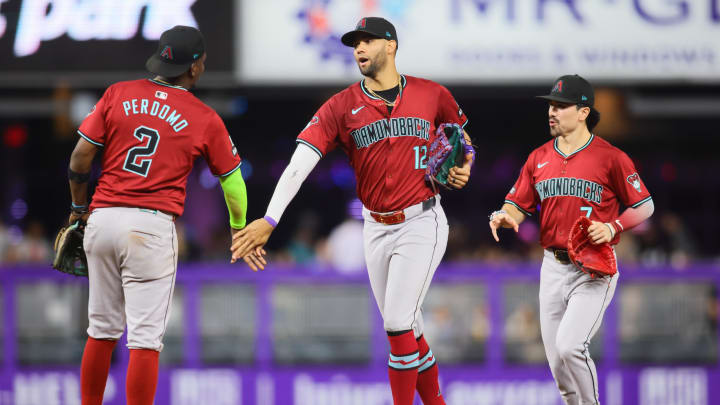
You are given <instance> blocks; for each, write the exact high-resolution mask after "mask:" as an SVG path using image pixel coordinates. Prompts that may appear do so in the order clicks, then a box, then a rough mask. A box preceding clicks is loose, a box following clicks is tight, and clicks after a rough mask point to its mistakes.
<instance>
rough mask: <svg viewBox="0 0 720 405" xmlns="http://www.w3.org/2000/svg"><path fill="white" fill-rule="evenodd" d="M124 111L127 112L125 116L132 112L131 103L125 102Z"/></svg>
mask: <svg viewBox="0 0 720 405" xmlns="http://www.w3.org/2000/svg"><path fill="white" fill-rule="evenodd" d="M123 110H125V115H126V116H128V115H130V114H128V111H130V102H129V101H123Z"/></svg>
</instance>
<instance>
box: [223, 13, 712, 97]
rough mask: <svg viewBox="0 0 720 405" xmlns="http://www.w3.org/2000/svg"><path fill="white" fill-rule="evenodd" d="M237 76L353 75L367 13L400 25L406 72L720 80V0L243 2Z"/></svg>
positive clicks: (473, 80) (496, 77) (326, 78)
mask: <svg viewBox="0 0 720 405" xmlns="http://www.w3.org/2000/svg"><path fill="white" fill-rule="evenodd" d="M238 1H239V3H240V6H239V7H237V12H238V18H237V19H236V20H237V21H238V22H239V24H240V30H239V31H240V33H239V35H240V38H239V40H238V41H236V44H237V52H236V55H237V66H238V68H239V71H238V75H239V77H240V79H241V80H242V81H244V82H250V83H257V82H259V83H270V84H272V83H282V84H284V83H330V82H351V81H354V80H356V79H357V78H358V77H359V73H358V69H357V67H356V65H355V62H354V59H353V55H352V49H351V48H348V47H345V46H343V45H342V44H341V43H340V41H339V38H340V37H341V36H342V34H343V33H345V32H347V31H350V30H352V29H354V27H355V24H356V23H357V22H358V21H359V19H360V18H361V17H364V16H382V17H385V18H387V19H388V20H390V21H391V22H393V24H394V25H395V26H396V28H397V33H398V42H399V44H398V53H397V65H398V69H399V70H400V71H401V72H402V73H407V74H410V75H417V76H421V77H426V78H430V79H433V80H438V81H441V82H443V83H457V84H516V83H546V82H547V81H548V80H552V79H554V78H556V77H558V76H560V75H562V74H566V73H578V74H580V75H582V76H584V77H587V78H589V79H590V80H594V81H596V82H597V81H610V82H613V81H630V80H632V81H641V82H656V81H687V80H696V81H718V80H720V41H717V38H720V0H677V1H665V0H624V1H617V0H610V1H587V0H392V1H390V0H378V1H344V0H322V1H320V0H268V1H250V0H238Z"/></svg>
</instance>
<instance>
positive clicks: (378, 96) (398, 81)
mask: <svg viewBox="0 0 720 405" xmlns="http://www.w3.org/2000/svg"><path fill="white" fill-rule="evenodd" d="M397 86H400V89H399V90H398V94H397V96H396V97H395V100H393V101H390V100H388V99H386V98H385V97H383V96H381V95H379V94H377V93H375V92H374V91H373V89H371V88H370V87H367V86H365V88H366V89H368V91H369V92H370V94H372V95H373V96H375V97H377V98H379V99H380V100H382V101H383V102H384V103H385V105H388V106H390V107H394V106H395V103H396V102H397V101H398V99H400V95H401V94H402V91H403V88H402V86H401V85H400V75H398V78H397V84H395V86H393V87H397ZM391 88H392V87H391Z"/></svg>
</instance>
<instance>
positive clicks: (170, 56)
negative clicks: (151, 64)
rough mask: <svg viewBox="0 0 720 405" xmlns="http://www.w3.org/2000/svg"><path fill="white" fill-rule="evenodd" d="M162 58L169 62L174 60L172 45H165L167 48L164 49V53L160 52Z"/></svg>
mask: <svg viewBox="0 0 720 405" xmlns="http://www.w3.org/2000/svg"><path fill="white" fill-rule="evenodd" d="M160 56H162V57H163V58H165V59H168V60H173V53H172V48H171V47H170V45H165V48H163V50H162V52H160Z"/></svg>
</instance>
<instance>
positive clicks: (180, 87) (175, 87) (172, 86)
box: [148, 79, 187, 91]
mask: <svg viewBox="0 0 720 405" xmlns="http://www.w3.org/2000/svg"><path fill="white" fill-rule="evenodd" d="M148 80H150V81H151V82H153V83H155V84H158V85H160V86H165V87H170V88H173V89H180V90H185V91H187V89H186V88H185V87H182V86H174V85H172V84H167V83H163V82H159V81H157V80H154V79H148Z"/></svg>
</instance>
